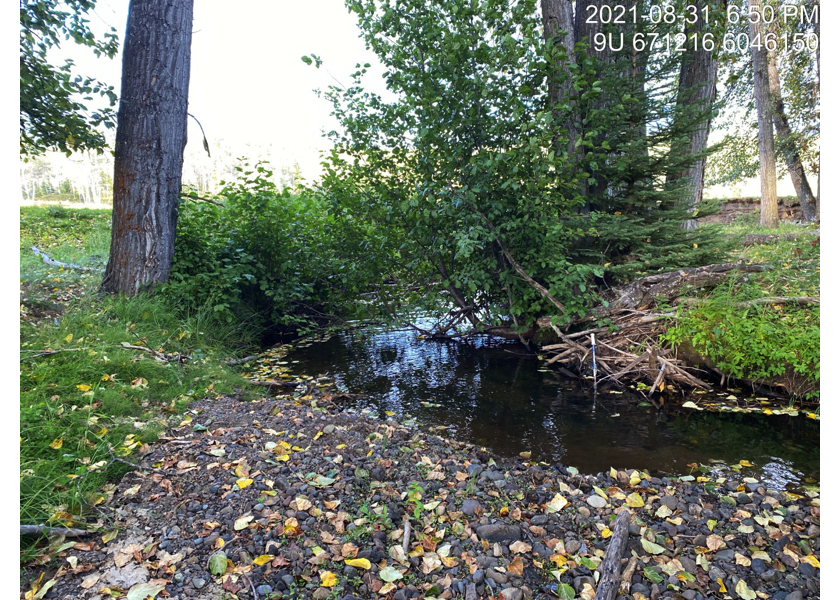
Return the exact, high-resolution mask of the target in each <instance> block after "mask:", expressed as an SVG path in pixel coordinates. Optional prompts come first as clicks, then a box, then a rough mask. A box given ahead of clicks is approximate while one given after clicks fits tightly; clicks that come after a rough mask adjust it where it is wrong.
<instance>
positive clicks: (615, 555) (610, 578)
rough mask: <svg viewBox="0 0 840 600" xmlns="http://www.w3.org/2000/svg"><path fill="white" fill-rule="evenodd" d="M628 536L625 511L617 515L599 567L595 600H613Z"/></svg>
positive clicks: (628, 527)
mask: <svg viewBox="0 0 840 600" xmlns="http://www.w3.org/2000/svg"><path fill="white" fill-rule="evenodd" d="M629 534H630V513H629V512H628V511H626V510H623V511H621V512H620V513H618V519H617V520H616V522H615V527H614V528H613V534H612V538H611V539H610V545H609V547H608V548H607V553H606V554H605V555H604V560H603V561H602V562H601V566H600V567H599V569H600V571H601V580H600V582H599V583H598V589H597V591H596V592H595V600H615V596H616V594H617V593H618V586H619V583H620V576H621V557H622V555H623V554H624V549H625V548H626V547H627V537H628V535H629Z"/></svg>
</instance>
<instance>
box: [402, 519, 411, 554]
mask: <svg viewBox="0 0 840 600" xmlns="http://www.w3.org/2000/svg"><path fill="white" fill-rule="evenodd" d="M410 534H411V525H409V523H408V515H403V543H402V547H403V552H404V553H406V554H408V537H409V535H410Z"/></svg>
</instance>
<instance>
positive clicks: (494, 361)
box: [287, 328, 820, 488]
mask: <svg viewBox="0 0 840 600" xmlns="http://www.w3.org/2000/svg"><path fill="white" fill-rule="evenodd" d="M287 359H288V360H290V361H293V366H294V367H295V368H294V370H295V371H301V372H305V373H307V374H310V375H315V374H329V375H330V377H331V379H333V380H334V381H335V382H336V383H337V384H338V385H339V386H340V387H343V388H346V391H349V392H352V393H365V394H367V395H369V399H368V400H366V401H365V402H364V403H363V404H362V405H361V406H359V407H358V408H361V409H365V408H367V409H369V410H371V411H373V412H374V413H375V414H377V415H378V416H380V417H382V418H385V417H386V411H388V412H389V413H394V418H396V419H398V420H400V421H404V420H406V419H409V418H414V419H416V420H417V421H418V422H419V423H420V424H422V426H423V428H424V429H428V428H430V427H437V428H438V429H437V430H436V433H439V434H440V435H443V436H445V437H446V436H448V437H450V438H453V439H458V440H462V441H468V442H471V443H474V444H478V445H481V446H485V447H487V448H488V449H490V450H492V451H494V452H495V453H497V454H500V455H503V456H516V455H518V454H519V453H520V452H523V451H530V452H531V453H532V455H531V460H537V461H545V462H548V463H562V464H564V465H570V466H574V467H577V468H578V469H579V470H580V471H581V472H583V473H595V472H598V471H606V470H609V468H610V467H615V468H617V469H621V468H636V469H644V470H647V471H648V472H650V473H651V474H653V475H665V474H678V475H685V474H688V473H689V472H691V468H690V467H689V466H688V465H689V464H691V463H698V464H700V463H702V464H706V465H709V464H710V463H711V462H712V461H716V460H717V461H725V462H726V463H728V464H736V463H738V461H740V460H748V461H750V462H751V463H752V464H753V465H755V467H756V471H757V472H756V474H755V476H756V477H757V478H759V479H761V480H763V481H764V483H766V484H771V485H772V487H776V488H785V487H788V488H796V487H799V486H800V485H802V484H803V483H806V484H807V483H814V482H818V481H819V475H820V472H819V468H820V457H819V448H820V427H819V422H816V421H813V420H810V419H805V418H801V417H789V416H775V415H773V416H768V415H763V414H754V413H736V414H731V413H712V412H708V411H703V412H698V411H694V410H691V409H683V408H681V404H682V401H681V400H680V401H676V402H675V401H674V400H671V401H670V403H666V406H665V407H664V408H662V409H661V410H659V409H657V408H655V407H653V406H639V402H640V401H643V400H644V398H643V397H642V396H640V395H639V394H638V393H635V392H621V393H615V391H612V392H611V391H609V390H607V389H599V391H598V393H597V395H596V394H593V393H592V391H591V383H581V382H577V381H571V380H569V379H566V378H564V377H563V376H561V375H560V374H558V373H556V372H554V371H553V370H551V368H550V367H549V368H545V367H544V366H543V363H542V362H541V361H539V360H537V358H536V356H535V355H534V354H530V353H528V352H527V351H526V349H525V348H524V347H523V346H522V345H521V344H519V343H518V342H510V341H507V340H499V339H497V338H488V337H478V338H474V339H471V340H470V341H461V342H433V341H428V340H422V339H418V334H417V332H416V331H413V330H387V329H381V328H367V329H361V330H351V331H346V332H342V333H339V334H336V335H333V336H332V337H331V338H330V339H328V340H326V341H323V342H318V343H310V344H304V345H303V346H301V347H298V348H297V349H295V350H293V351H292V352H290V354H289V355H288V357H287ZM294 361H296V362H297V364H294ZM694 474H698V473H697V472H696V471H695V473H694Z"/></svg>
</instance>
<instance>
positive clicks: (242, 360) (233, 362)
mask: <svg viewBox="0 0 840 600" xmlns="http://www.w3.org/2000/svg"><path fill="white" fill-rule="evenodd" d="M257 358H259V357H258V356H246V357H245V358H237V359H235V360H226V361H225V364H226V365H228V366H230V367H235V366H236V365H244V364H245V363H247V362H251V361H252V360H256V359H257Z"/></svg>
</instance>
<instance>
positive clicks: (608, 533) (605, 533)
mask: <svg viewBox="0 0 840 600" xmlns="http://www.w3.org/2000/svg"><path fill="white" fill-rule="evenodd" d="M601 537H602V538H608V537H612V531H610V528H609V527H604V528H603V529H602V530H601Z"/></svg>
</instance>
